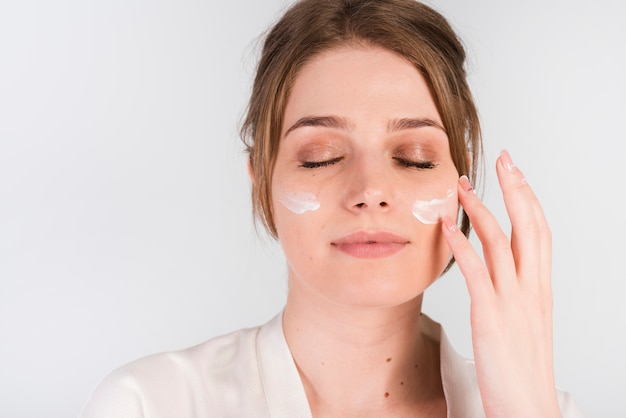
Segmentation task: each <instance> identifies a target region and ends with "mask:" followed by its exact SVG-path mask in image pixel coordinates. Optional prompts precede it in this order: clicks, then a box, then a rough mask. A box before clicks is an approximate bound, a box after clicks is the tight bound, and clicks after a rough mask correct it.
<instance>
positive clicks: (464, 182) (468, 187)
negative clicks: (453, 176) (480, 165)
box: [459, 175, 475, 194]
mask: <svg viewBox="0 0 626 418" xmlns="http://www.w3.org/2000/svg"><path fill="white" fill-rule="evenodd" d="M459 183H460V184H461V188H462V189H463V190H465V191H466V192H472V193H474V194H475V192H474V188H473V187H472V183H470V181H469V179H468V178H467V176H466V175H462V176H461V178H459Z"/></svg>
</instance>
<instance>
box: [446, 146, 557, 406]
mask: <svg viewBox="0 0 626 418" xmlns="http://www.w3.org/2000/svg"><path fill="white" fill-rule="evenodd" d="M496 171H497V174H498V179H499V182H500V187H501V189H502V192H503V195H504V202H505V205H506V209H507V212H508V215H509V218H510V219H511V227H512V231H511V237H510V239H509V237H508V236H507V234H506V233H505V232H504V231H502V229H501V227H500V226H499V225H498V223H497V221H496V219H495V217H494V216H493V215H492V214H491V212H490V211H489V210H488V209H487V208H486V207H485V206H484V205H483V203H482V202H481V201H480V199H479V198H478V197H477V196H476V194H475V193H474V192H473V189H472V186H471V185H470V182H469V180H468V179H467V177H465V176H463V177H461V178H460V179H459V185H458V186H459V201H460V203H461V205H463V208H464V209H465V212H466V213H467V214H468V216H469V218H470V221H471V223H472V225H473V227H474V230H475V231H476V234H477V236H478V238H479V240H480V242H481V243H482V247H483V255H484V260H483V258H481V257H480V256H479V254H478V253H477V252H476V250H475V249H474V248H473V247H472V245H471V244H470V242H469V241H468V240H467V238H466V237H465V236H464V235H463V233H462V232H461V231H460V230H459V229H458V227H457V225H456V223H455V222H454V220H453V219H451V218H449V217H446V218H444V219H443V224H442V225H443V231H444V235H445V237H446V240H447V242H448V245H449V246H450V248H451V250H452V252H453V254H454V257H455V259H456V262H457V263H458V265H459V268H460V269H461V272H462V273H463V276H465V281H466V284H467V288H468V290H469V294H470V299H471V315H470V317H471V326H472V345H473V348H474V359H475V363H476V373H477V377H478V384H479V387H480V392H481V396H482V401H483V405H484V407H485V412H486V415H487V417H490V418H493V417H506V418H512V417H524V418H528V417H560V416H561V413H560V411H559V405H558V402H557V394H556V388H555V384H554V367H553V361H552V291H551V284H550V280H551V254H552V249H551V247H552V240H551V233H550V229H549V228H548V224H547V222H546V219H545V216H544V214H543V210H542V209H541V206H540V205H539V202H538V200H537V198H536V196H535V194H534V193H533V191H532V190H531V188H530V187H529V185H528V183H527V182H526V180H525V178H524V176H523V174H522V172H521V171H520V170H519V169H518V168H517V167H515V166H514V165H513V163H512V161H511V157H510V156H509V154H508V153H507V152H506V151H503V152H502V153H501V154H500V157H499V158H498V160H497V162H496Z"/></svg>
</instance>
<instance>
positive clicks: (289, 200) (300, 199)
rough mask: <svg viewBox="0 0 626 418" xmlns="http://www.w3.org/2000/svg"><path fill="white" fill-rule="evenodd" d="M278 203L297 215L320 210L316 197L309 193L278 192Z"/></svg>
mask: <svg viewBox="0 0 626 418" xmlns="http://www.w3.org/2000/svg"><path fill="white" fill-rule="evenodd" d="M278 201H279V202H280V203H282V204H283V206H284V207H286V208H287V209H289V210H290V211H291V212H293V213H295V214H297V215H301V214H303V213H304V212H308V211H314V210H318V209H319V208H320V202H318V201H317V197H316V196H315V195H314V194H313V193H309V192H286V191H285V192H279V197H278Z"/></svg>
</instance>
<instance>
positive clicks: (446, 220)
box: [442, 216, 459, 232]
mask: <svg viewBox="0 0 626 418" xmlns="http://www.w3.org/2000/svg"><path fill="white" fill-rule="evenodd" d="M442 222H443V225H444V226H445V227H446V229H447V230H448V231H450V232H456V231H458V229H459V227H458V226H457V224H456V223H454V221H453V220H452V218H450V217H449V216H444V217H443V219H442Z"/></svg>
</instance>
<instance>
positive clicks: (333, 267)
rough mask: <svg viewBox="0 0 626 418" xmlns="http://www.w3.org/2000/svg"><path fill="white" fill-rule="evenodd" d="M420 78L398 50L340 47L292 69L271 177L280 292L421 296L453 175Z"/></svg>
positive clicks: (439, 259)
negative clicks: (282, 267) (285, 271)
mask: <svg viewBox="0 0 626 418" xmlns="http://www.w3.org/2000/svg"><path fill="white" fill-rule="evenodd" d="M442 126H443V125H442V122H441V118H440V117H439V114H438V112H437V109H436V107H435V104H434V102H433V99H432V97H431V95H430V92H429V90H428V87H427V86H426V83H425V81H424V79H423V77H422V76H421V75H420V73H419V72H418V71H417V70H416V69H415V68H414V67H413V66H412V64H410V63H409V62H408V61H406V60H405V59H403V58H401V57H399V56H398V55H395V54H394V53H392V52H389V51H387V50H384V49H380V48H370V47H363V48H356V47H341V48H337V49H333V50H330V51H328V52H326V53H323V54H321V55H319V56H317V57H316V58H315V59H313V60H312V61H310V62H309V63H308V64H307V65H305V66H304V67H303V68H302V70H301V71H300V73H299V74H298V76H297V78H296V80H295V83H294V86H293V89H292V92H291V95H290V97H289V101H288V103H287V106H286V108H285V115H284V125H283V127H282V133H281V139H280V146H279V151H278V155H277V158H276V165H275V168H274V174H273V177H272V203H273V207H274V219H275V223H276V229H277V232H278V238H279V240H280V242H281V245H282V247H283V250H284V252H285V255H286V258H287V261H288V266H289V281H290V289H291V291H294V289H305V290H306V291H307V292H309V293H313V294H316V295H318V296H321V297H324V298H327V299H329V300H331V301H333V302H336V303H339V304H344V305H352V306H393V305H396V304H400V303H403V302H406V301H408V300H410V299H412V298H415V297H416V296H418V295H420V294H421V293H422V292H423V291H424V290H425V289H426V288H427V287H428V286H429V285H430V284H431V283H432V282H433V281H434V280H435V279H436V278H437V277H438V276H439V275H440V273H441V272H442V270H443V269H444V267H445V266H446V264H447V262H448V261H449V257H450V252H449V250H448V247H447V245H446V243H445V241H444V239H443V236H442V232H441V225H440V223H439V221H438V220H439V218H440V216H441V215H442V214H444V213H445V214H449V215H450V216H452V217H453V218H454V219H456V216H457V212H458V200H457V179H458V173H457V170H456V168H455V166H454V163H453V162H452V158H451V155H450V150H449V146H448V139H447V136H446V133H445V132H444V130H443V128H442Z"/></svg>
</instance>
